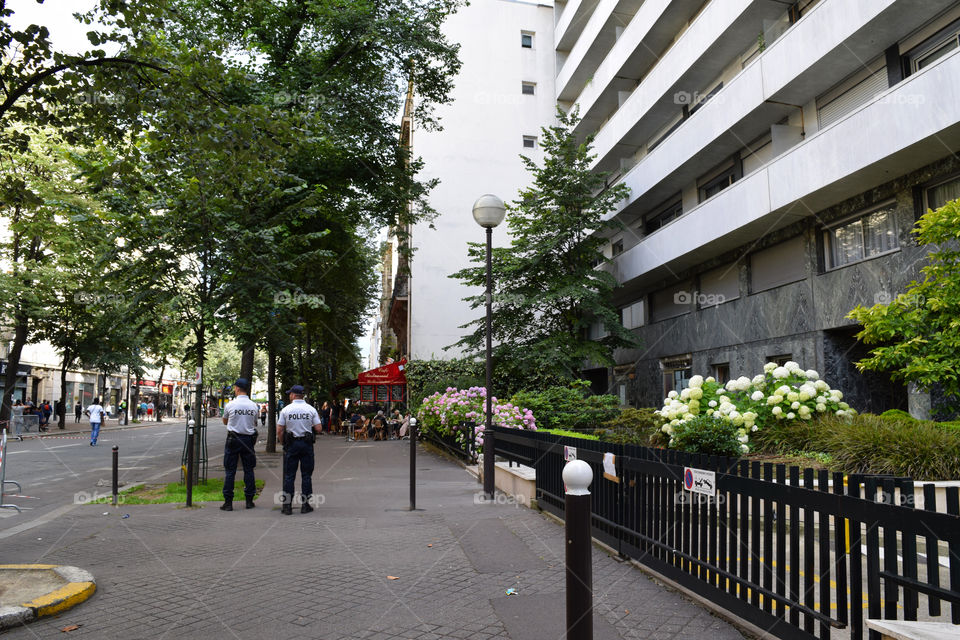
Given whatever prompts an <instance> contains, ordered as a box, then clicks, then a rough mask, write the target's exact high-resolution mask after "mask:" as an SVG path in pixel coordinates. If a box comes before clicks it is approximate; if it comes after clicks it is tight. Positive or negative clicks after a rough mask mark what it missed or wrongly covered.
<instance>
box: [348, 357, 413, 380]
mask: <svg viewBox="0 0 960 640" xmlns="http://www.w3.org/2000/svg"><path fill="white" fill-rule="evenodd" d="M406 368H407V360H406V358H404V359H403V360H401V361H400V362H391V363H390V364H385V365H383V366H382V367H377V368H376V369H371V370H370V371H364V372H363V373H361V374H360V375H359V377H358V378H357V382H358V383H359V384H361V385H368V384H407V374H406V372H405V370H406Z"/></svg>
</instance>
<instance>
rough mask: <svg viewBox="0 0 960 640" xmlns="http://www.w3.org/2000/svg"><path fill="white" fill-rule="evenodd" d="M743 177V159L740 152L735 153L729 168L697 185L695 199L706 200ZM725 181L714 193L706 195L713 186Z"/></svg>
mask: <svg viewBox="0 0 960 640" xmlns="http://www.w3.org/2000/svg"><path fill="white" fill-rule="evenodd" d="M742 177H743V160H742V158H741V157H740V154H739V153H738V154H736V155H735V156H734V158H733V164H732V165H731V166H730V168H729V169H726V170H725V171H723V172H722V173H720V174H719V175H717V176H715V177H713V178H711V179H710V180H709V181H708V182H706V183H705V184H702V185H697V200H698V202H706V201H707V200H709V199H710V198H712V197H713V196H715V195H717V194H719V193H720V192H721V191H724V190H725V189H729V188H730V187H732V186H733V184H734V183H735V182H736V181H737V180H739V179H740V178H742ZM723 182H727V184H726V186H724V187H722V188H720V189H719V190H717V191H715V192H714V193H712V194H710V195H707V192H708V191H710V190H711V189H713V188H714V187H716V186H718V185H720V184H723Z"/></svg>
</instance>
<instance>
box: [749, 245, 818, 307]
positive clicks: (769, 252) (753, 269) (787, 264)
mask: <svg viewBox="0 0 960 640" xmlns="http://www.w3.org/2000/svg"><path fill="white" fill-rule="evenodd" d="M804 246H805V245H804V241H803V236H796V237H794V238H792V239H790V240H787V241H786V242H781V243H780V244H775V245H773V246H772V247H769V248H767V249H761V250H760V251H757V252H756V253H754V254H752V255H751V256H750V292H751V293H757V292H758V291H764V290H766V289H772V288H774V287H779V286H781V285H785V284H789V283H791V282H796V281H798V280H803V279H804V278H805V277H806V276H807V270H806V259H805V255H804Z"/></svg>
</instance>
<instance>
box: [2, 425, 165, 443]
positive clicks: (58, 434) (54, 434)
mask: <svg viewBox="0 0 960 640" xmlns="http://www.w3.org/2000/svg"><path fill="white" fill-rule="evenodd" d="M169 424H170V423H167V422H154V423H151V424H126V425H118V426H116V427H101V428H100V433H105V432H107V431H127V430H128V429H148V428H150V427H162V426H164V425H169ZM177 424H178V425H179V424H180V423H177ZM85 435H90V429H84V430H76V431H75V430H70V429H64V430H63V431H61V430H60V429H57V430H56V431H46V432H44V433H25V434H23V440H37V439H39V440H44V439H46V438H63V437H81V436H85ZM7 437H10V434H9V433H8V434H7ZM13 437H14V438H16V437H17V436H16V435H14V436H13Z"/></svg>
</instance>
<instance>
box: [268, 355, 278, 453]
mask: <svg viewBox="0 0 960 640" xmlns="http://www.w3.org/2000/svg"><path fill="white" fill-rule="evenodd" d="M276 452H277V354H276V352H274V350H273V347H270V349H269V350H268V351H267V453H276Z"/></svg>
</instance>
